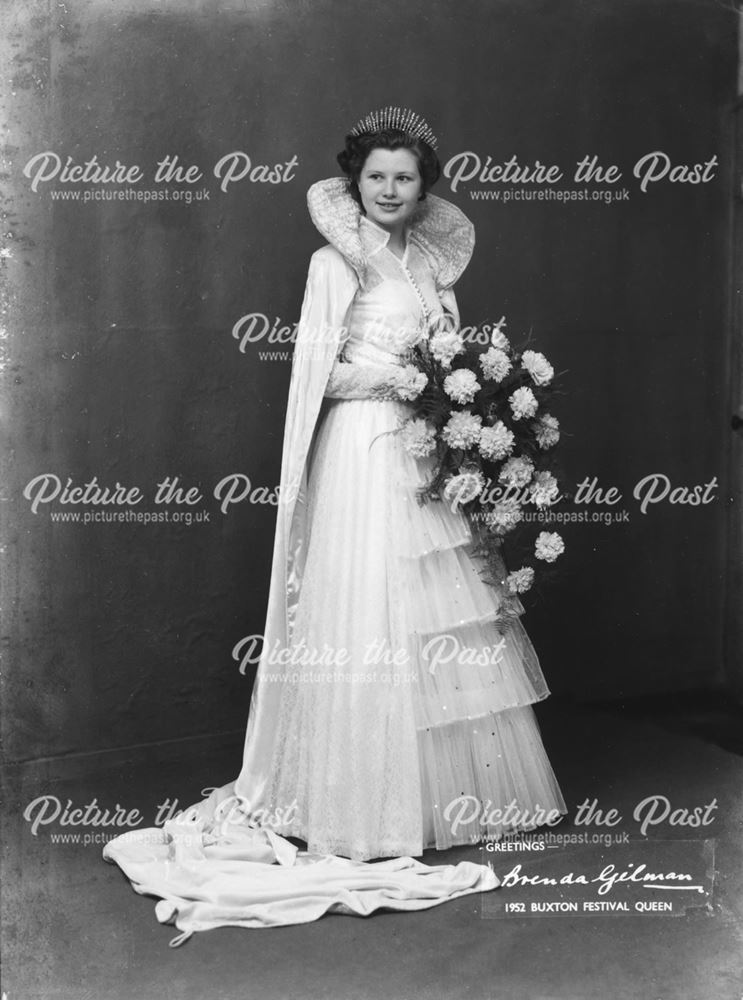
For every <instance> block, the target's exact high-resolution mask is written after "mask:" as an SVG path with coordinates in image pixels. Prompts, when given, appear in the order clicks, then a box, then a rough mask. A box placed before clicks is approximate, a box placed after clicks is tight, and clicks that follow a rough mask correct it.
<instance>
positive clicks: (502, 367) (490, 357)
mask: <svg viewBox="0 0 743 1000" xmlns="http://www.w3.org/2000/svg"><path fill="white" fill-rule="evenodd" d="M504 339H505V338H504ZM480 367H481V368H482V373H483V375H484V376H485V378H489V379H492V380H493V382H502V381H503V379H504V378H505V377H506V375H508V373H509V372H510V370H511V368H512V365H511V361H510V359H509V357H508V355H507V354H506V352H505V351H503V350H501V348H499V347H489V348H488V349H487V351H485V353H484V354H481V355H480Z"/></svg>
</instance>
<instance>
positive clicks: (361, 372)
mask: <svg viewBox="0 0 743 1000" xmlns="http://www.w3.org/2000/svg"><path fill="white" fill-rule="evenodd" d="M400 373H401V370H400V366H399V365H374V364H364V365H359V364H353V363H351V362H346V361H343V360H342V359H340V358H339V359H338V360H337V361H336V362H335V364H334V365H333V367H332V369H331V372H330V378H329V379H328V384H327V386H326V388H325V395H326V396H327V397H329V398H330V399H395V398H398V397H397V396H396V394H395V390H396V389H397V388H398V387H399V385H400Z"/></svg>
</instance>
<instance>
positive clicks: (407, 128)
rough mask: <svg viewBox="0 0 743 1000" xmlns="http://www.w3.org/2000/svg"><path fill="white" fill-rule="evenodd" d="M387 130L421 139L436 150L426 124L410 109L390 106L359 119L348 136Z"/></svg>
mask: <svg viewBox="0 0 743 1000" xmlns="http://www.w3.org/2000/svg"><path fill="white" fill-rule="evenodd" d="M387 128H395V129H399V130H400V131H401V132H407V134H408V135H411V136H413V137H414V138H415V139H422V140H423V142H425V143H427V144H428V145H429V146H430V147H431V149H436V146H437V139H436V136H435V135H434V134H433V131H432V130H431V126H430V125H429V124H428V122H427V121H426V120H425V119H424V118H421V116H420V115H418V114H416V113H415V111H411V110H410V108H398V107H393V106H392V105H391V104H390V105H388V106H387V107H386V108H380V109H379V110H378V111H372V112H371V113H370V114H368V115H366V116H365V117H364V118H360V119H359V121H357V122H356V124H355V125H354V126H353V128H352V129H351V131H350V132H349V133H348V134H349V135H365V134H366V133H368V132H381V131H382V129H387Z"/></svg>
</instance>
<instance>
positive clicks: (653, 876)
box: [501, 864, 704, 896]
mask: <svg viewBox="0 0 743 1000" xmlns="http://www.w3.org/2000/svg"><path fill="white" fill-rule="evenodd" d="M597 882H598V883H599V888H598V890H597V892H598V895H599V896H604V895H606V893H608V892H611V890H612V889H613V888H614V886H615V885H616V884H617V883H618V882H633V883H635V884H638V883H639V884H641V885H643V886H645V888H647V889H691V890H692V891H696V892H704V886H702V885H692V884H691V883H692V882H693V879H692V876H691V875H689V874H688V873H687V872H662V873H661V872H650V871H648V870H647V865H645V864H641V865H637V866H635V865H634V864H629V865H628V867H627V869H625V870H624V871H618V870H617V868H616V867H615V865H606V867H605V868H603V869H602V871H601V872H599V874H598V875H596V876H594V877H593V878H590V877H588V876H587V875H581V874H576V873H575V872H567V873H566V874H565V875H560V876H559V877H557V878H550V877H549V876H544V875H522V873H521V865H515V866H514V867H513V868H512V869H511V871H510V872H509V873H508V874H507V875H504V876H503V878H502V879H501V888H503V889H512V888H515V887H517V886H528V885H532V886H557V885H592V884H595V883H597ZM679 883H680V884H679Z"/></svg>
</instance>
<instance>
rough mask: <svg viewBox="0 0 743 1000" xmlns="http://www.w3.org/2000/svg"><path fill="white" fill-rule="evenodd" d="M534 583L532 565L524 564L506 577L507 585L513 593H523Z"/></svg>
mask: <svg viewBox="0 0 743 1000" xmlns="http://www.w3.org/2000/svg"><path fill="white" fill-rule="evenodd" d="M532 583H534V570H533V569H532V568H531V566H522V567H521V569H517V570H514V571H513V573H509V574H508V576H507V577H506V586H507V587H508V589H509V590H510V591H511V593H512V594H523V593H524V592H525V591H527V590H528V589H529V587H531V585H532Z"/></svg>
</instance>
